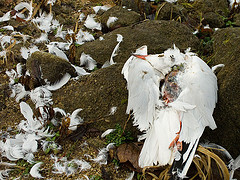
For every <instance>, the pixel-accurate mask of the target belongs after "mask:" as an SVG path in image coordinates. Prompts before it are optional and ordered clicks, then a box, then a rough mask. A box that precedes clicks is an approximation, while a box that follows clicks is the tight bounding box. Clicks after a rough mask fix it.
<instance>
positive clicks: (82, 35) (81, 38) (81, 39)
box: [76, 29, 95, 45]
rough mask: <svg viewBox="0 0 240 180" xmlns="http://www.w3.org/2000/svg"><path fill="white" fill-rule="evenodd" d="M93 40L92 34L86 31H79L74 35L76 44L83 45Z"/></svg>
mask: <svg viewBox="0 0 240 180" xmlns="http://www.w3.org/2000/svg"><path fill="white" fill-rule="evenodd" d="M94 40H95V38H94V37H93V35H92V34H90V33H89V32H87V31H83V30H82V29H80V30H79V31H78V33H77V35H76V43H77V44H80V45H82V44H84V43H85V42H87V41H94Z"/></svg>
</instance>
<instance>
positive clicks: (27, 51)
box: [20, 47, 29, 59]
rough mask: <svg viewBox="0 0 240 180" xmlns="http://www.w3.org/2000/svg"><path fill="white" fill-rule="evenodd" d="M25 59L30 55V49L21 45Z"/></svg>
mask: <svg viewBox="0 0 240 180" xmlns="http://www.w3.org/2000/svg"><path fill="white" fill-rule="evenodd" d="M20 52H21V55H22V57H23V59H27V58H28V56H29V50H28V49H27V48H26V47H21V49H20Z"/></svg>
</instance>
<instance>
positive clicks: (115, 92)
mask: <svg viewBox="0 0 240 180" xmlns="http://www.w3.org/2000/svg"><path fill="white" fill-rule="evenodd" d="M122 67H123V64H120V63H119V64H115V65H112V66H109V67H107V68H102V69H99V70H96V71H94V72H92V73H91V74H90V75H86V76H81V77H80V78H79V80H78V81H72V80H71V81H69V83H67V84H66V85H65V86H63V87H62V88H61V89H59V90H58V91H56V92H53V99H54V106H56V107H59V108H62V109H64V110H65V111H66V112H73V111H74V110H75V109H77V108H82V109H83V110H82V111H81V112H80V113H79V116H80V117H82V118H83V119H84V122H85V123H87V124H92V127H94V128H98V129H99V130H100V131H105V130H106V129H109V128H115V125H116V124H117V123H118V124H120V125H122V127H123V125H124V123H125V121H126V120H127V118H128V115H126V108H127V98H128V91H127V88H126V81H125V80H124V78H123V75H122V74H121V70H122ZM112 107H117V109H116V112H115V113H114V114H113V115H110V109H111V108H112ZM128 124H129V126H130V127H131V128H132V130H133V131H134V129H135V131H136V127H133V126H132V123H131V122H129V123H128Z"/></svg>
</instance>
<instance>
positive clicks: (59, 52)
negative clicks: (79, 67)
mask: <svg viewBox="0 0 240 180" xmlns="http://www.w3.org/2000/svg"><path fill="white" fill-rule="evenodd" d="M47 47H48V52H49V53H51V54H54V55H56V56H58V57H60V58H63V59H65V60H67V61H69V60H68V57H67V56H66V54H65V53H64V52H63V51H62V50H60V49H58V48H57V47H55V46H54V45H47Z"/></svg>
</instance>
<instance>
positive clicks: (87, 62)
mask: <svg viewBox="0 0 240 180" xmlns="http://www.w3.org/2000/svg"><path fill="white" fill-rule="evenodd" d="M80 66H85V68H86V69H88V70H93V69H94V68H95V67H96V66H97V62H96V61H95V60H94V59H93V58H92V57H91V56H90V55H88V54H85V53H84V52H83V53H82V54H81V57H80Z"/></svg>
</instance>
